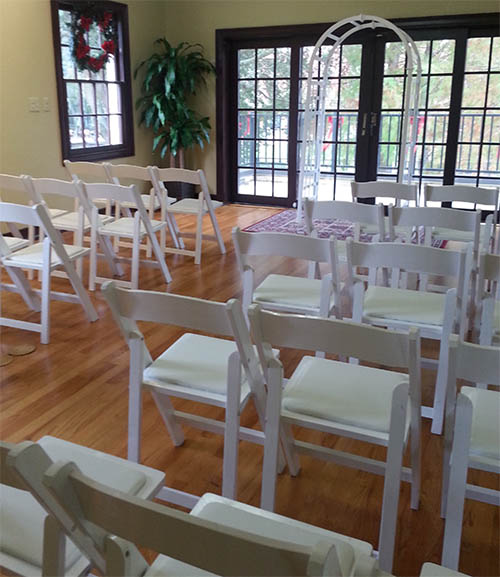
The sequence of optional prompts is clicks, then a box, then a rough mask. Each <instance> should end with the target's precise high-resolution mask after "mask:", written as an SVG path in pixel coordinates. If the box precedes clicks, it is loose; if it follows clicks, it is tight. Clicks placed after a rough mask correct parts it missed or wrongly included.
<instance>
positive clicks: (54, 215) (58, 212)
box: [47, 208, 68, 218]
mask: <svg viewBox="0 0 500 577" xmlns="http://www.w3.org/2000/svg"><path fill="white" fill-rule="evenodd" d="M47 210H48V212H49V214H50V218H57V217H58V216H61V215H63V214H66V213H67V212H68V211H67V210H64V209H62V208H47Z"/></svg>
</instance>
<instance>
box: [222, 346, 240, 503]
mask: <svg viewBox="0 0 500 577" xmlns="http://www.w3.org/2000/svg"><path fill="white" fill-rule="evenodd" d="M240 398H241V363H240V356H239V354H238V353H237V352H235V353H233V354H232V355H231V356H230V357H229V362H228V368H227V401H226V423H225V427H224V460H223V472H222V496H223V497H227V498H228V499H236V496H237V494H238V488H237V487H238V448H239V431H240Z"/></svg>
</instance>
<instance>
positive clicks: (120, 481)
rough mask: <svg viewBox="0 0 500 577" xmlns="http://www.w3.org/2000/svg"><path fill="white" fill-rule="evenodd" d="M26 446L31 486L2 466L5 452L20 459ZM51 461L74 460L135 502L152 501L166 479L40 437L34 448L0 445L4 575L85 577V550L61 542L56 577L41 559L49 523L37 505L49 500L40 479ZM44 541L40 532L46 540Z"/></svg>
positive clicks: (140, 467) (0, 558)
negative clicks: (32, 475)
mask: <svg viewBox="0 0 500 577" xmlns="http://www.w3.org/2000/svg"><path fill="white" fill-rule="evenodd" d="M31 447H35V448H36V449H35V450H33V449H31V450H32V451H33V452H32V455H33V456H34V457H33V459H32V461H31V463H30V468H31V469H32V470H33V471H37V472H38V473H37V475H38V476H37V479H36V486H35V480H34V479H32V481H31V482H30V483H29V484H26V483H24V482H23V481H22V478H20V477H19V475H18V474H17V473H16V472H15V471H14V470H12V467H10V466H9V464H8V463H7V461H8V455H9V453H10V455H11V456H14V455H19V454H21V453H23V452H24V451H25V450H28V451H30V448H31ZM55 461H57V462H61V461H62V462H67V461H73V462H74V463H77V464H78V466H79V467H80V468H81V470H82V471H83V473H84V474H86V475H89V477H91V478H92V479H95V480H96V481H98V482H99V483H104V484H106V485H109V486H112V487H113V488H115V489H118V490H119V491H123V492H124V493H127V494H129V495H133V496H134V497H136V498H137V499H151V498H153V497H154V496H155V495H156V493H157V492H158V490H159V489H160V487H162V486H163V482H164V478H165V475H164V473H163V472H161V471H156V470H155V469H151V468H150V467H145V466H144V465H138V464H136V463H131V462H129V461H127V460H125V459H120V458H118V457H114V456H112V455H107V454H106V453H101V452H100V451H96V450H94V449H89V448H88V447H83V446H81V445H75V444H74V443H70V442H68V441H64V440H62V439H57V438H55V437H50V436H45V437H42V438H41V439H39V440H38V441H37V442H36V443H32V442H29V441H26V442H24V443H20V444H18V445H14V444H10V443H4V442H3V441H0V465H1V466H0V483H1V488H0V525H1V527H2V532H1V537H0V567H2V568H3V569H6V570H8V571H9V575H10V574H15V575H23V576H25V577H35V576H37V577H38V576H41V575H46V576H49V575H52V576H54V575H60V576H62V575H65V576H72V577H76V576H77V575H87V574H88V571H89V569H90V565H91V564H90V561H89V559H87V558H86V557H85V551H83V552H81V551H79V550H78V548H77V547H76V546H75V545H74V544H73V543H72V542H71V541H69V540H68V539H64V542H63V547H64V548H65V549H66V555H64V554H62V555H61V558H60V561H61V571H60V572H53V571H52V570H51V565H50V562H51V561H52V562H53V559H49V558H46V559H44V547H47V540H45V543H44V527H45V529H47V526H49V525H50V524H51V523H52V522H54V518H51V519H50V520H49V521H47V519H48V517H47V513H46V511H45V510H44V508H43V507H42V506H41V505H40V502H43V500H44V499H45V498H47V499H49V498H50V497H48V491H47V489H45V487H44V486H43V484H42V475H43V473H44V472H45V471H46V470H47V469H48V468H49V466H50V465H51V464H52V462H55ZM29 490H32V491H33V494H30V493H29ZM37 493H38V494H37ZM37 501H38V502H37ZM48 537H49V535H48V534H47V533H45V538H46V539H47V538H48ZM44 561H45V563H46V564H45V565H44ZM52 567H53V565H52Z"/></svg>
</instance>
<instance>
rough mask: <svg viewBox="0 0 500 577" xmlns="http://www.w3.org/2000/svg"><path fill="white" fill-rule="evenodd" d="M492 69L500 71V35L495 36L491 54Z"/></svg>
mask: <svg viewBox="0 0 500 577" xmlns="http://www.w3.org/2000/svg"><path fill="white" fill-rule="evenodd" d="M491 70H496V71H497V72H498V71H500V36H496V37H495V38H493V52H492V54H491Z"/></svg>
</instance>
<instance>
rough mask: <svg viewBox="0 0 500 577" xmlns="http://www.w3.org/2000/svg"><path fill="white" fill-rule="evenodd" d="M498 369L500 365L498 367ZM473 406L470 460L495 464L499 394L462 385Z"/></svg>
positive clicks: (499, 443) (499, 456)
mask: <svg viewBox="0 0 500 577" xmlns="http://www.w3.org/2000/svg"><path fill="white" fill-rule="evenodd" d="M499 370H500V367H499ZM460 392H461V393H462V394H463V395H465V396H467V397H468V398H469V399H470V401H471V403H472V406H473V411H472V427H471V439H470V448H469V455H470V458H471V460H473V461H480V462H485V461H486V462H489V461H490V460H491V461H493V462H495V463H496V464H497V465H498V463H499V461H500V421H499V418H498V416H499V414H500V394H499V393H498V391H492V390H487V389H478V388H476V387H462V388H461V389H460Z"/></svg>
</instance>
